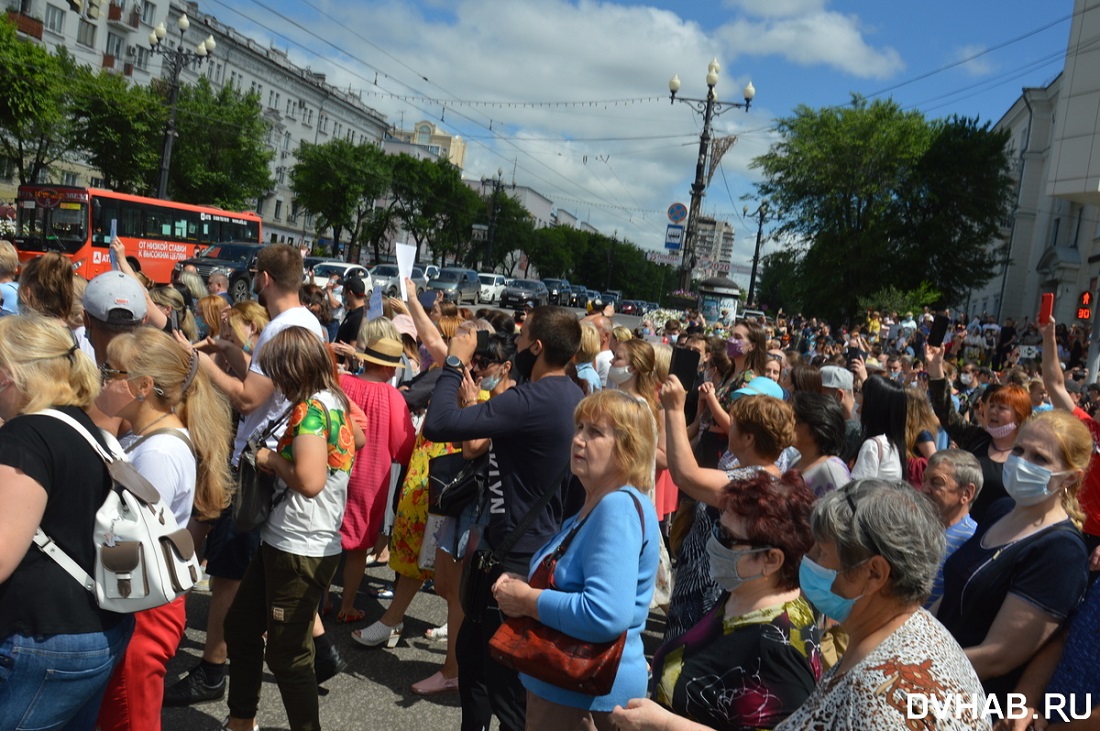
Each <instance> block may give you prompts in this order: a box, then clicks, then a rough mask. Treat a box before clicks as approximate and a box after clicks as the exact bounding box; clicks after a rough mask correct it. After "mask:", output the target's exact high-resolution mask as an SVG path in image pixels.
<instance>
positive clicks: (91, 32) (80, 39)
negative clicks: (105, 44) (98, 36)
mask: <svg viewBox="0 0 1100 731" xmlns="http://www.w3.org/2000/svg"><path fill="white" fill-rule="evenodd" d="M76 42H77V43H79V44H80V45H82V46H87V47H88V48H95V26H94V25H92V24H91V23H89V22H88V21H86V20H84V18H81V19H80V26H79V27H78V28H77V31H76Z"/></svg>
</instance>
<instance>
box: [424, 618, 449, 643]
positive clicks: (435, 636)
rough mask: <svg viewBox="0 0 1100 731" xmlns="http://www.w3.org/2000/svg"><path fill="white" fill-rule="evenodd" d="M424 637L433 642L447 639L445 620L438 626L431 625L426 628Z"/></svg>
mask: <svg viewBox="0 0 1100 731" xmlns="http://www.w3.org/2000/svg"><path fill="white" fill-rule="evenodd" d="M424 637H425V638H427V639H429V640H432V641H433V642H444V641H446V639H447V623H446V622H444V623H443V624H441V625H440V626H438V627H429V628H428V629H426V630H424Z"/></svg>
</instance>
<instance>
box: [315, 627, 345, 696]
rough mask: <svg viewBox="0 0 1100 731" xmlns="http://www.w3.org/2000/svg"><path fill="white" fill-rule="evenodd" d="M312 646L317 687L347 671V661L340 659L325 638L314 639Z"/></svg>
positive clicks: (333, 647) (334, 648)
mask: <svg viewBox="0 0 1100 731" xmlns="http://www.w3.org/2000/svg"><path fill="white" fill-rule="evenodd" d="M313 644H314V653H313V673H314V675H316V676H317V685H320V684H321V683H324V682H325V681H326V680H331V679H332V678H334V677H336V676H337V675H339V674H340V673H342V672H343V671H344V670H345V669H347V667H348V663H347V661H346V660H344V658H342V657H340V653H339V652H337V650H336V647H335V646H333V644H332V643H331V642H330V641H329V639H328V637H327V636H325V635H321V636H320V637H314V638H313Z"/></svg>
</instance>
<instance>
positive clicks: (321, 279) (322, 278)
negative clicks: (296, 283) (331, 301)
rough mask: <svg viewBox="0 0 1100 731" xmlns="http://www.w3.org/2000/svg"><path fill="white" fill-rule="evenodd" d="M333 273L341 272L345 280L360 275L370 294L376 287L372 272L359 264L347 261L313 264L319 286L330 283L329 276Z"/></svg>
mask: <svg viewBox="0 0 1100 731" xmlns="http://www.w3.org/2000/svg"><path fill="white" fill-rule="evenodd" d="M333 274H339V275H340V277H341V278H342V279H344V280H346V279H348V278H349V277H358V278H359V279H362V280H363V284H365V285H366V288H367V294H370V292H371V290H372V289H374V280H372V279H371V276H370V272H368V271H367V270H366V268H365V267H361V266H359V265H358V264H349V263H347V262H346V261H325V262H321V263H320V264H315V265H314V266H313V283H314V284H316V285H317V286H318V287H324V286H325V285H326V284H328V278H329V277H331V276H332V275H333Z"/></svg>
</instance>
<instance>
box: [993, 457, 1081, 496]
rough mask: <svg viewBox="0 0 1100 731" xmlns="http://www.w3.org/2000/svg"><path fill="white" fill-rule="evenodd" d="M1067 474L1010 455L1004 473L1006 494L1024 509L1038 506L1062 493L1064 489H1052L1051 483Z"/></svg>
mask: <svg viewBox="0 0 1100 731" xmlns="http://www.w3.org/2000/svg"><path fill="white" fill-rule="evenodd" d="M1064 474H1066V472H1051V471H1050V470H1048V469H1047V468H1046V467H1040V466H1039V465H1037V464H1032V463H1031V462H1028V461H1027V460H1026V459H1024V458H1023V457H1019V456H1017V455H1015V454H1010V455H1008V459H1006V460H1005V466H1004V472H1003V473H1002V475H1003V478H1004V483H1005V492H1007V493H1008V495H1009V497H1011V498H1012V499H1013V500H1015V501H1016V504H1017V505H1022V506H1024V507H1027V506H1030V505H1038V504H1039V503H1041V502H1043V501H1044V500H1046V499H1047V498H1048V497H1050V496H1051V495H1054V494H1055V493H1057V492H1061V491H1062V488H1061V487H1058V488H1056V489H1054V490H1051V489H1049V488H1050V481H1051V480H1052V479H1054V478H1055V477H1058V476H1059V475H1064Z"/></svg>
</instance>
